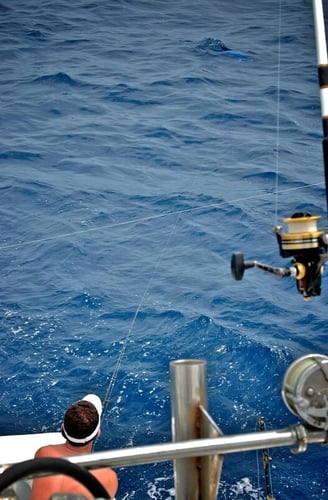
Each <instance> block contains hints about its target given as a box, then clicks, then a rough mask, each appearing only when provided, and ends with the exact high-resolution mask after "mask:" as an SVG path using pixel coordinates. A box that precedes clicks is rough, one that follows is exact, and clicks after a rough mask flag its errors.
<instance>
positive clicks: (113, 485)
mask: <svg viewBox="0 0 328 500" xmlns="http://www.w3.org/2000/svg"><path fill="white" fill-rule="evenodd" d="M90 472H91V473H92V474H93V475H94V476H95V477H96V478H97V479H98V481H99V482H100V483H101V484H102V485H103V486H104V487H105V488H106V490H107V491H108V493H109V494H110V496H111V497H115V495H116V492H117V488H118V478H117V474H116V472H115V471H114V470H113V469H110V468H109V467H105V468H103V469H95V470H92V471H90Z"/></svg>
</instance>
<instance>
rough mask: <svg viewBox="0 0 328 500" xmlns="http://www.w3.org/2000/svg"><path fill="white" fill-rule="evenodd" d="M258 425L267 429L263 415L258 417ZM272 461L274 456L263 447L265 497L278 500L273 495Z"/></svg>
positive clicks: (261, 429) (263, 429) (267, 499)
mask: <svg viewBox="0 0 328 500" xmlns="http://www.w3.org/2000/svg"><path fill="white" fill-rule="evenodd" d="M257 425H258V428H259V430H260V431H263V432H264V431H265V430H266V428H265V421H264V418H263V417H258V419H257ZM271 462H272V458H271V456H270V454H269V450H268V449H267V448H263V450H262V464H263V474H264V482H265V499H266V500H276V499H275V496H274V495H273V488H272V480H271V467H270V466H271Z"/></svg>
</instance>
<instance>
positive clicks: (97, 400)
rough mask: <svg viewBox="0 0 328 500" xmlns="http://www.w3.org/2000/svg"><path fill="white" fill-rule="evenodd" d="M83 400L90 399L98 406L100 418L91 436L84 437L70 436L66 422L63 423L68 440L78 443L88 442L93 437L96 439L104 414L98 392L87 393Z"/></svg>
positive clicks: (90, 401)
mask: <svg viewBox="0 0 328 500" xmlns="http://www.w3.org/2000/svg"><path fill="white" fill-rule="evenodd" d="M81 401H88V402H89V403H91V404H92V405H93V406H94V407H95V408H96V410H97V413H98V417H99V419H98V424H97V426H96V428H95V430H94V431H93V432H92V433H91V434H90V435H89V436H86V437H84V438H74V437H72V436H70V435H69V434H68V433H67V432H66V430H65V427H64V424H63V425H62V431H63V433H64V436H65V437H66V439H67V440H68V441H71V443H76V444H85V443H88V442H89V441H92V439H94V438H95V437H96V436H97V434H98V432H99V429H100V423H101V414H102V403H101V399H100V398H99V397H98V396H97V395H96V394H87V395H86V396H84V398H83V399H82V400H81Z"/></svg>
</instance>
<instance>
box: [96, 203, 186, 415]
mask: <svg viewBox="0 0 328 500" xmlns="http://www.w3.org/2000/svg"><path fill="white" fill-rule="evenodd" d="M181 212H183V210H182V211H179V212H177V217H176V219H175V222H174V224H173V225H172V228H171V231H170V233H169V235H168V238H167V240H166V243H165V245H163V246H162V250H161V251H160V253H159V256H158V258H157V260H156V262H155V265H154V268H153V271H152V273H151V276H150V278H149V280H148V283H147V286H146V288H145V290H144V292H143V294H142V297H141V299H140V301H139V304H138V306H137V308H136V311H135V313H134V316H133V319H132V321H131V324H130V327H129V329H128V333H127V334H126V336H125V338H124V341H123V346H122V349H121V350H120V352H119V356H118V358H117V361H116V364H115V367H114V370H113V373H112V376H111V379H110V381H109V384H108V387H107V390H106V393H105V396H104V399H103V402H102V406H103V412H102V418H103V417H104V415H105V413H106V409H107V406H108V404H109V401H110V396H111V393H112V390H113V388H114V385H115V382H116V379H117V375H118V372H119V369H120V366H121V363H122V360H123V357H124V354H125V351H126V348H127V345H128V342H129V340H130V337H131V334H132V332H133V329H134V326H135V323H136V320H137V317H138V314H139V312H140V309H141V306H142V305H143V303H144V300H145V297H146V295H147V293H148V290H149V289H150V287H151V284H152V281H153V279H154V277H155V275H156V272H157V269H158V266H159V263H160V262H161V260H162V256H163V254H164V252H165V251H166V249H167V247H168V244H169V242H170V240H171V237H172V235H173V233H174V232H175V229H176V227H177V225H178V221H179V219H180V214H181Z"/></svg>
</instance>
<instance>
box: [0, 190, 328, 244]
mask: <svg viewBox="0 0 328 500" xmlns="http://www.w3.org/2000/svg"><path fill="white" fill-rule="evenodd" d="M323 184H324V182H316V183H313V184H305V185H304V186H296V187H292V188H286V189H283V190H281V191H280V193H279V194H280V195H281V194H285V193H289V192H291V191H298V190H300V189H307V188H309V187H314V186H321V185H323ZM267 196H272V191H269V190H265V191H263V192H261V193H259V192H257V193H256V194H254V195H249V196H243V197H241V198H234V199H232V200H226V201H221V202H219V203H209V204H206V205H199V206H197V207H192V208H184V209H182V210H173V211H172V212H164V213H161V214H157V215H150V216H148V217H140V218H138V219H129V220H127V221H123V222H114V223H110V224H105V225H102V226H96V227H91V228H88V229H81V230H79V231H72V232H70V233H60V234H57V235H53V236H46V237H45V238H37V239H33V240H27V241H23V242H20V243H12V244H10V245H0V251H1V250H9V249H14V248H21V247H23V246H27V245H33V244H36V243H44V242H47V241H54V240H59V239H62V238H67V237H71V236H76V235H78V234H87V233H91V232H95V231H102V230H104V229H111V228H116V227H122V226H127V225H132V224H139V223H140V222H145V221H151V220H156V219H161V218H164V217H170V216H171V215H181V214H184V213H188V212H196V211H198V210H205V209H207V208H221V207H223V206H225V205H234V204H236V203H238V202H241V201H246V200H251V199H260V198H262V197H267Z"/></svg>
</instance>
